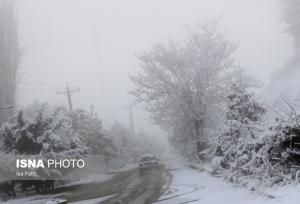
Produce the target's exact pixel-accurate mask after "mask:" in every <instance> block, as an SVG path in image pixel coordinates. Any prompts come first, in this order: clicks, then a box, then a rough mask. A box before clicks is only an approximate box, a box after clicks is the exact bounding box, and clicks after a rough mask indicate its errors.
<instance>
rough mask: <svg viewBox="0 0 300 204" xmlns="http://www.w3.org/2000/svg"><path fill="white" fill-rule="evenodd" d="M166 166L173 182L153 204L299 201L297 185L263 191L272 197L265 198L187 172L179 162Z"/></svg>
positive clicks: (279, 203) (281, 203)
mask: <svg viewBox="0 0 300 204" xmlns="http://www.w3.org/2000/svg"><path fill="white" fill-rule="evenodd" d="M169 167H170V168H171V170H170V173H171V174H172V175H173V180H172V183H171V184H170V186H169V188H168V189H167V190H166V191H165V193H164V195H162V196H161V197H160V199H159V200H158V201H157V202H156V203H157V204H183V203H199V204H220V203H222V204H241V203H243V204H272V203H276V204H298V203H299V202H300V196H299V192H300V186H299V185H298V186H291V185H290V186H286V187H281V188H277V189H268V190H267V189H266V191H265V193H266V194H267V195H272V196H274V197H275V198H268V197H267V196H263V195H261V194H258V193H256V192H251V191H249V190H248V189H245V188H242V187H237V186H235V185H234V184H231V183H228V182H226V181H224V180H222V178H216V177H213V176H211V175H210V174H208V173H206V172H198V171H197V170H193V169H190V168H189V167H186V166H185V165H184V164H183V163H182V162H180V161H176V162H174V161H173V162H172V163H171V164H169ZM266 194H265V195H266Z"/></svg>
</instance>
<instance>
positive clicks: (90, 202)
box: [70, 195, 115, 204]
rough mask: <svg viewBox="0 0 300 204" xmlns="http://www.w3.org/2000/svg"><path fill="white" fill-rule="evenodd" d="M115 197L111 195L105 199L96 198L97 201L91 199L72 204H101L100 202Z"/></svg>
mask: <svg viewBox="0 0 300 204" xmlns="http://www.w3.org/2000/svg"><path fill="white" fill-rule="evenodd" d="M114 196H115V195H109V196H104V197H100V198H95V199H89V200H83V201H78V202H73V203H70V204H99V203H100V202H102V201H105V200H107V199H110V198H112V197H114Z"/></svg>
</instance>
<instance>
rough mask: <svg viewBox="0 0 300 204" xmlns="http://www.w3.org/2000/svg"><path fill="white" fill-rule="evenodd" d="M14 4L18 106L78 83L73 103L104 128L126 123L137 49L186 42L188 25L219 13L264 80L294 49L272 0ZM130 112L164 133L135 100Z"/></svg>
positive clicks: (149, 129) (54, 98)
mask: <svg viewBox="0 0 300 204" xmlns="http://www.w3.org/2000/svg"><path fill="white" fill-rule="evenodd" d="M16 6H17V15H18V23H19V35H20V45H21V47H22V49H23V58H22V63H21V66H20V69H19V75H20V79H19V86H18V94H17V101H19V104H18V106H19V107H24V106H26V105H29V104H32V103H33V102H34V101H36V100H38V101H41V102H44V101H47V102H48V103H50V104H66V105H67V99H66V97H65V96H62V95H57V90H60V91H63V90H64V89H65V87H66V82H69V85H70V86H71V87H74V88H75V87H80V91H79V92H76V93H74V94H73V105H74V107H75V108H84V109H89V106H90V105H91V104H93V105H94V106H95V108H96V111H97V113H98V117H99V118H101V120H103V124H104V127H108V126H110V125H111V124H113V122H114V120H115V119H117V120H118V121H120V122H122V123H124V124H125V125H129V116H128V108H127V106H128V105H129V104H130V103H132V101H133V98H132V97H131V96H130V95H129V94H128V91H130V90H131V89H132V87H133V85H132V82H131V81H130V79H129V78H128V76H129V75H133V74H135V73H136V72H137V71H138V69H139V61H138V59H137V58H136V55H137V54H139V53H141V52H142V51H144V50H149V49H150V48H151V47H152V45H153V43H157V42H166V43H167V42H168V40H169V39H172V40H176V41H177V40H178V41H181V40H183V39H184V37H185V36H186V27H187V26H193V25H194V24H195V23H197V22H199V23H201V22H203V21H205V20H207V19H211V18H216V17H219V18H222V21H221V24H220V26H221V28H222V29H223V30H225V31H226V34H227V37H228V38H229V39H231V40H233V41H234V42H237V43H238V45H239V46H238V49H237V51H236V52H235V53H234V57H235V58H236V59H238V60H239V62H240V64H241V65H242V66H243V67H245V68H246V69H247V70H248V71H249V72H250V73H253V74H254V75H255V76H256V77H258V78H259V79H260V80H261V81H262V82H263V83H264V85H265V86H267V85H268V84H269V82H270V79H271V77H272V74H273V73H274V72H276V71H278V70H279V69H280V68H282V67H283V66H284V64H285V62H286V61H287V59H288V58H289V57H290V56H291V55H292V51H293V47H292V40H291V37H290V36H288V35H287V34H286V33H285V32H284V31H285V28H286V25H285V24H284V22H283V20H282V17H281V5H280V2H279V1H277V0H275V1H274V0H265V1H259V0H252V1H240V0H227V1H226V2H225V1H223V0H211V1H197V0H189V1H182V0H181V1H180V0H176V1H174V0H164V1H159V0H153V1H141V0H130V1H121V0H119V1H117V0H113V1H112V0H106V1H105V0H43V1H40V0H26V1H21V0H18V1H17V4H16ZM262 56H263V57H262ZM133 111H134V122H135V129H136V131H140V130H143V131H145V132H146V133H147V134H149V135H151V134H153V135H157V134H161V130H160V129H159V128H158V127H156V126H153V125H151V123H150V121H149V119H148V114H147V113H146V112H144V111H143V110H142V108H141V107H140V105H139V106H137V107H135V108H134V110H133Z"/></svg>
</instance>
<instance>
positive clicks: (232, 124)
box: [213, 84, 265, 182]
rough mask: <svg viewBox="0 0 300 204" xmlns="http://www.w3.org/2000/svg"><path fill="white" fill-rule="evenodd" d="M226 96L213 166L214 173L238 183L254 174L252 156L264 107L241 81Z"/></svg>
mask: <svg viewBox="0 0 300 204" xmlns="http://www.w3.org/2000/svg"><path fill="white" fill-rule="evenodd" d="M227 99H228V110H227V112H226V122H225V127H224V131H223V133H222V134H221V135H220V136H219V137H218V141H217V148H216V149H215V153H214V156H215V158H214V159H213V163H214V165H213V168H214V173H217V172H218V173H220V172H221V173H222V174H223V175H224V176H225V177H227V178H228V179H229V180H231V181H234V182H238V180H239V179H240V178H242V177H245V176H248V175H251V174H252V173H253V172H252V171H253V170H254V167H253V165H254V163H255V162H254V161H253V158H254V157H256V156H255V154H256V153H257V150H259V149H260V148H259V144H257V141H258V138H259V136H260V135H261V134H262V133H263V130H262V129H261V128H260V126H259V122H260V121H261V117H262V115H263V114H264V113H265V108H264V107H263V106H262V105H261V104H259V103H258V102H257V101H256V100H255V99H254V96H253V95H252V94H249V93H248V91H247V89H246V88H245V87H244V86H242V85H241V84H240V85H237V84H234V85H233V86H232V91H231V93H230V94H229V95H228V97H227Z"/></svg>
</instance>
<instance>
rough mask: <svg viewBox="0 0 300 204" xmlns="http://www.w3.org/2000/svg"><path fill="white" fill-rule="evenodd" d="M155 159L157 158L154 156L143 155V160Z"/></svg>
mask: <svg viewBox="0 0 300 204" xmlns="http://www.w3.org/2000/svg"><path fill="white" fill-rule="evenodd" d="M154 159H155V157H154V156H147V157H142V158H141V161H151V160H154Z"/></svg>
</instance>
